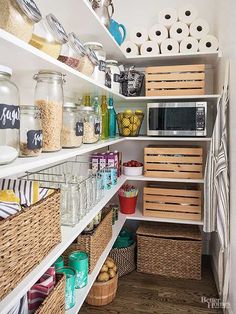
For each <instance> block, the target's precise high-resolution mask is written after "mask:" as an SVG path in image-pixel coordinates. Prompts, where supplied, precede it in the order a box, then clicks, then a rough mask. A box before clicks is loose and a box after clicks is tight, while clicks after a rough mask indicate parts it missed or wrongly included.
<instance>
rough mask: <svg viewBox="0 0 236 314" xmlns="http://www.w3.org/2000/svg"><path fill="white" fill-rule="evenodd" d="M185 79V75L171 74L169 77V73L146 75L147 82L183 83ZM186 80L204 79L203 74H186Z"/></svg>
mask: <svg viewBox="0 0 236 314" xmlns="http://www.w3.org/2000/svg"><path fill="white" fill-rule="evenodd" d="M185 79H186V73H172V74H171V75H170V74H169V73H166V74H149V75H148V82H151V81H157V82H158V81H179V80H181V81H183V80H185ZM188 79H189V80H204V79H205V73H204V72H202V73H199V72H197V73H188Z"/></svg>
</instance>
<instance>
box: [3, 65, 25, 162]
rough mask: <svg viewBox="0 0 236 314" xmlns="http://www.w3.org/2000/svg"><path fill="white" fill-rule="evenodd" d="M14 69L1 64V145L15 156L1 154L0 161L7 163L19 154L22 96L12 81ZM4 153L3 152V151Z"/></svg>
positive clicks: (5, 150)
mask: <svg viewBox="0 0 236 314" xmlns="http://www.w3.org/2000/svg"><path fill="white" fill-rule="evenodd" d="M11 76H12V70H11V69H10V68H9V67H7V66H4V65H0V146H2V148H3V150H4V151H3V153H4V152H9V154H10V155H11V154H13V156H10V155H9V156H8V154H6V156H5V157H4V158H3V156H0V163H1V164H5V163H6V164H7V163H8V162H11V161H12V160H13V159H15V158H16V157H17V156H18V149H19V138H20V107H19V103H20V96H19V91H18V88H17V86H16V85H15V84H14V83H13V82H12V81H11ZM1 154H2V153H1Z"/></svg>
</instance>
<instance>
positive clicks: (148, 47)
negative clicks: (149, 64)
mask: <svg viewBox="0 0 236 314" xmlns="http://www.w3.org/2000/svg"><path fill="white" fill-rule="evenodd" d="M140 53H141V55H143V56H156V55H158V54H159V53H160V47H159V45H158V43H157V42H156V41H151V40H148V41H146V42H145V43H144V44H142V46H141V48H140Z"/></svg>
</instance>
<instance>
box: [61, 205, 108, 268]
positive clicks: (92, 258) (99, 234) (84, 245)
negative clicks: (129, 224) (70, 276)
mask: <svg viewBox="0 0 236 314" xmlns="http://www.w3.org/2000/svg"><path fill="white" fill-rule="evenodd" d="M102 216H103V217H104V218H103V219H102V221H101V223H100V224H99V225H98V227H97V228H96V230H95V232H94V233H93V234H91V235H90V234H81V235H80V236H79V237H78V238H77V243H72V244H71V245H70V246H69V247H68V249H67V250H66V251H65V252H64V253H63V256H64V258H65V262H66V263H68V256H69V255H70V253H71V252H73V251H84V252H86V253H87V254H88V256H89V273H91V272H92V271H93V269H94V267H95V266H96V264H97V261H98V259H99V257H100V256H101V254H102V253H103V251H104V250H105V248H106V247H107V245H108V243H109V242H110V240H111V238H112V211H111V210H110V209H109V210H107V209H106V210H105V211H103V215H102Z"/></svg>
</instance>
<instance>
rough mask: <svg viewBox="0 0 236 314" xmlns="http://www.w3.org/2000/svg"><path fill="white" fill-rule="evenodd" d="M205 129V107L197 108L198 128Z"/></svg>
mask: <svg viewBox="0 0 236 314" xmlns="http://www.w3.org/2000/svg"><path fill="white" fill-rule="evenodd" d="M204 129H205V108H204V107H197V108H196V130H197V131H202V130H204Z"/></svg>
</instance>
